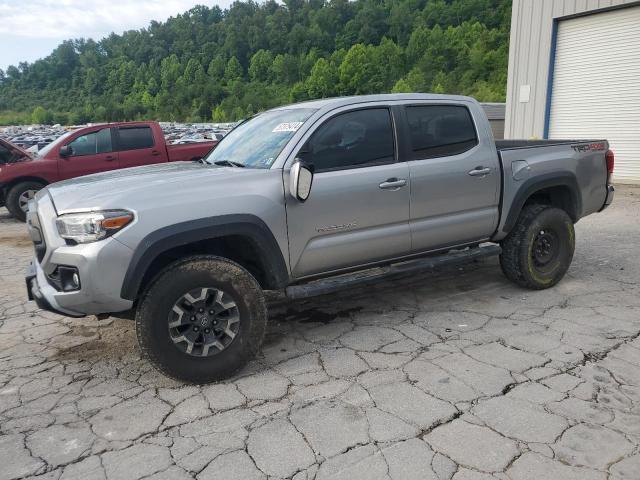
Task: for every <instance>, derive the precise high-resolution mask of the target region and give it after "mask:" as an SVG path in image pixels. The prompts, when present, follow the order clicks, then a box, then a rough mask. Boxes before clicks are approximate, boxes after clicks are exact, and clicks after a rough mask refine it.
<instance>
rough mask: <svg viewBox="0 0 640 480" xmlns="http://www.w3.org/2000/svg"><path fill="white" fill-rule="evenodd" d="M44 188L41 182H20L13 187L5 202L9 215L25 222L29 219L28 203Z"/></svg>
mask: <svg viewBox="0 0 640 480" xmlns="http://www.w3.org/2000/svg"><path fill="white" fill-rule="evenodd" d="M43 187H44V185H43V184H42V183H39V182H20V183H18V184H16V185H14V186H13V187H11V188H10V189H9V192H8V193H7V198H6V200H5V205H6V207H7V210H9V213H10V214H11V215H12V216H13V217H14V218H17V219H18V220H20V221H22V222H24V221H25V220H26V218H27V210H26V207H27V202H28V201H29V200H30V199H31V198H33V195H35V193H36V192H37V191H38V190H40V189H42V188H43Z"/></svg>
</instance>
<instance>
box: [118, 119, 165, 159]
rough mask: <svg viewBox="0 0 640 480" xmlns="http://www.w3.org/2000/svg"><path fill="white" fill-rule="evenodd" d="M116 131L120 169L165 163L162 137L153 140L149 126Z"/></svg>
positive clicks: (123, 127) (123, 128) (137, 126)
mask: <svg viewBox="0 0 640 480" xmlns="http://www.w3.org/2000/svg"><path fill="white" fill-rule="evenodd" d="M116 131H117V139H118V152H119V155H120V166H121V168H127V167H139V166H141V165H149V164H152V163H162V162H166V161H167V149H166V147H165V144H164V137H163V138H155V136H154V133H153V130H152V129H151V127H150V126H148V125H131V126H121V127H117V128H116Z"/></svg>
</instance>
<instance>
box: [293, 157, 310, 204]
mask: <svg viewBox="0 0 640 480" xmlns="http://www.w3.org/2000/svg"><path fill="white" fill-rule="evenodd" d="M290 177H291V185H290V191H291V195H293V197H294V198H295V199H297V200H299V201H301V202H304V201H306V200H307V198H309V195H310V194H311V184H312V183H313V167H312V166H311V165H306V164H305V163H303V162H301V161H300V160H299V159H296V161H295V163H294V164H293V166H292V167H291V172H290Z"/></svg>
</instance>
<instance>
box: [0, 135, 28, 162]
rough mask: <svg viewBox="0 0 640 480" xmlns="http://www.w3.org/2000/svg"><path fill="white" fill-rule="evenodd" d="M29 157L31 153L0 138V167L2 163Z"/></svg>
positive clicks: (21, 160)
mask: <svg viewBox="0 0 640 480" xmlns="http://www.w3.org/2000/svg"><path fill="white" fill-rule="evenodd" d="M30 158H31V155H30V154H29V153H28V152H26V151H25V150H23V149H22V148H20V147H19V146H17V145H14V144H13V143H11V142H7V141H6V140H3V139H1V138H0V168H2V166H3V165H9V164H12V163H18V162H23V161H25V160H29V159H30Z"/></svg>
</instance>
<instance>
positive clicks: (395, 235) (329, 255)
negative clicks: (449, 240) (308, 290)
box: [285, 106, 411, 278]
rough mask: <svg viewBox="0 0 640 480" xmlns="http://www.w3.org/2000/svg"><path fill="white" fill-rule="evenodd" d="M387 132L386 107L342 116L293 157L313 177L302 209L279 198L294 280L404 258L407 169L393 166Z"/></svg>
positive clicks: (389, 117) (393, 155)
mask: <svg viewBox="0 0 640 480" xmlns="http://www.w3.org/2000/svg"><path fill="white" fill-rule="evenodd" d="M393 125H394V122H393V119H392V113H391V110H390V109H389V108H388V107H386V106H378V107H372V108H366V109H358V110H350V111H349V110H347V111H342V112H339V113H337V114H334V115H332V116H331V117H330V118H329V119H327V120H325V121H324V122H323V123H322V124H321V125H320V127H318V128H317V129H316V130H315V132H314V133H313V134H312V135H311V137H310V139H309V140H308V141H307V142H306V143H305V146H304V147H303V148H302V149H301V151H300V152H299V153H298V158H300V159H301V160H303V161H304V162H306V163H308V164H310V165H313V168H314V169H315V175H314V178H313V184H312V186H311V194H310V196H309V198H308V199H307V200H306V202H304V203H302V202H300V201H299V200H296V199H295V198H293V196H292V195H291V194H290V193H288V194H287V196H286V203H287V225H288V232H289V255H290V263H291V270H292V274H293V276H294V277H296V278H301V277H307V276H312V275H317V274H321V273H327V272H331V271H336V270H340V269H345V268H349V267H354V266H359V265H364V264H369V263H374V262H378V261H382V260H385V259H390V258H395V257H399V256H402V255H405V254H407V253H408V252H409V250H410V247H411V239H410V232H409V170H408V166H407V164H406V163H405V162H398V155H397V148H396V140H395V139H396V135H395V131H394V128H393ZM285 178H286V177H285ZM287 190H288V186H287Z"/></svg>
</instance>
